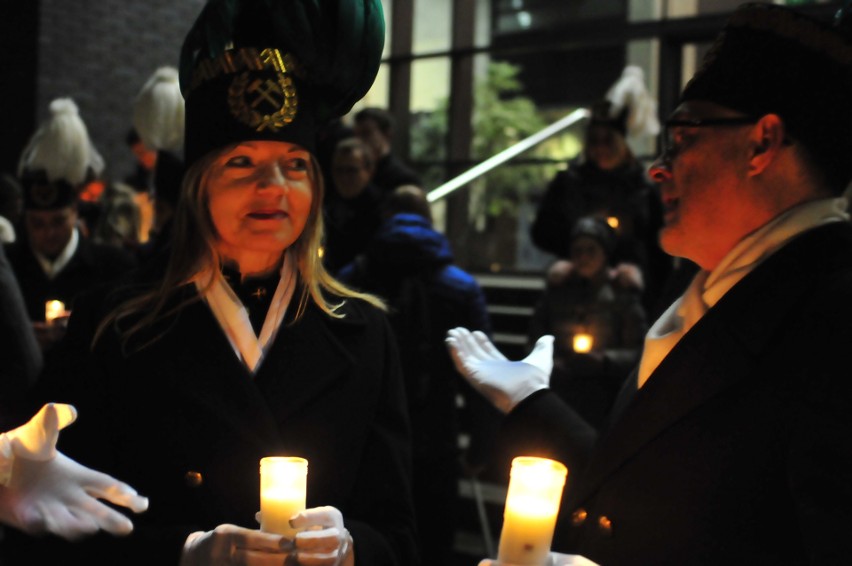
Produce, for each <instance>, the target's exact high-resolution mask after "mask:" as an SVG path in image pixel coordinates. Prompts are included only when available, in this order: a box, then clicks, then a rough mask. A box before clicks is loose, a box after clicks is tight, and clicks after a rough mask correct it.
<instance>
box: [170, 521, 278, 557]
mask: <svg viewBox="0 0 852 566" xmlns="http://www.w3.org/2000/svg"><path fill="white" fill-rule="evenodd" d="M292 548H293V541H292V540H291V539H288V538H287V537H285V536H283V535H276V534H273V533H264V532H263V531H260V530H256V529H246V528H244V527H238V526H236V525H219V526H218V527H216V528H215V529H213V530H212V531H207V532H204V531H198V532H194V533H192V534H191V535H189V536H188V537H187V539H186V542H185V543H184V545H183V552H182V553H181V557H180V566H209V565H210V564H216V566H237V565H239V566H273V565H275V566H281V565H282V564H290V563H291V562H289V561H288V556H289V555H290V553H291V550H292Z"/></svg>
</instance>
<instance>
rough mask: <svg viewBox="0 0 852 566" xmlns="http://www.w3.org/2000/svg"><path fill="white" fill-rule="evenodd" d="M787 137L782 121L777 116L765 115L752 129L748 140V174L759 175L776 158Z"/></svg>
mask: <svg viewBox="0 0 852 566" xmlns="http://www.w3.org/2000/svg"><path fill="white" fill-rule="evenodd" d="M786 136H787V131H786V126H785V124H784V121H783V120H782V119H781V117H780V116H778V115H777V114H766V115H765V116H763V117H762V118H760V120H758V121H757V123H756V124H755V125H754V127H753V128H752V132H751V136H750V138H749V141H750V142H751V143H750V146H749V147H750V151H751V157H750V160H749V174H750V175H759V174H761V173H762V172H763V171H765V170H766V168H767V167H768V166H769V165H770V164H771V163H772V162H773V161H774V160H775V159H777V158H778V152H779V151H780V150H781V148H782V147H783V146H784V145H785V139H786Z"/></svg>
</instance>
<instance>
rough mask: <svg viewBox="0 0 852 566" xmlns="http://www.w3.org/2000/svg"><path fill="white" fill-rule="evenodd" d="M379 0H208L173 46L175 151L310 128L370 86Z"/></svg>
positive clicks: (309, 136) (296, 136) (290, 137)
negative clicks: (178, 139)
mask: <svg viewBox="0 0 852 566" xmlns="http://www.w3.org/2000/svg"><path fill="white" fill-rule="evenodd" d="M384 36H385V24H384V16H383V13H382V6H381V2H380V0H208V2H207V4H206V5H205V6H204V8H203V10H202V11H201V14H200V15H199V16H198V19H197V20H196V21H195V23H194V24H193V26H192V28H191V29H190V31H189V33H188V34H187V37H186V39H185V40H184V44H183V48H182V50H181V60H180V86H181V92H182V93H183V96H184V99H185V100H186V133H185V141H184V157H185V160H186V163H187V165H191V164H192V163H193V162H194V161H196V160H197V159H198V158H199V157H201V156H203V155H204V154H206V153H208V152H209V151H212V150H215V149H219V148H221V147H224V146H227V145H229V144H232V143H238V142H241V141H251V140H278V141H286V142H290V143H295V144H298V145H300V146H302V147H304V148H305V149H308V150H309V151H313V149H314V147H315V144H316V135H317V132H318V131H319V129H320V128H322V127H323V126H324V125H325V124H326V123H327V122H329V121H330V120H332V119H334V118H337V117H340V116H343V115H344V114H346V113H347V112H349V110H350V109H351V108H352V106H353V104H355V102H357V101H358V100H360V99H361V98H362V97H363V96H364V95H365V94H366V93H367V91H368V90H369V89H370V87H371V86H372V84H373V81H374V79H375V77H376V73H377V72H378V68H379V62H380V60H381V54H382V48H383V47H384Z"/></svg>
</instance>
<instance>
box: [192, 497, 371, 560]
mask: <svg viewBox="0 0 852 566" xmlns="http://www.w3.org/2000/svg"><path fill="white" fill-rule="evenodd" d="M254 518H255V520H257V522H258V523H259V522H260V511H258V512H257V513H256V514H255V516H254ZM290 526H291V527H293V528H294V529H299V532H297V533H296V537H295V539H293V542H292V543H291V544H290V546H289V548H292V550H293V552H292V556H291V558H290V561H289V562H287V565H288V566H290V564H293V563H295V564H302V565H304V566H308V565H310V566H354V565H355V552H354V550H355V549H354V543H353V541H352V536H351V535H350V534H349V531H348V530H347V529H346V527H344V526H343V515H342V514H341V513H340V511H338V510H337V508H335V507H331V506H330V505H326V506H325V507H313V508H311V509H306V510H304V511H300V512H299V513H297V514H296V515H294V516H293V518H292V519H290ZM285 540H289V539H285ZM181 566H185V565H183V564H182V565H181Z"/></svg>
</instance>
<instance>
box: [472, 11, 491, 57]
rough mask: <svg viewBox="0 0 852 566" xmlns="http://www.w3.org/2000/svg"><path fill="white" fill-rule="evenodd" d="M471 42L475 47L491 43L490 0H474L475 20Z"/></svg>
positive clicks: (486, 45)
mask: <svg viewBox="0 0 852 566" xmlns="http://www.w3.org/2000/svg"><path fill="white" fill-rule="evenodd" d="M474 26H475V29H474V39H473V42H474V43H473V44H474V45H475V46H476V47H488V46H489V45H491V0H476V22H475V23H474Z"/></svg>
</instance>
